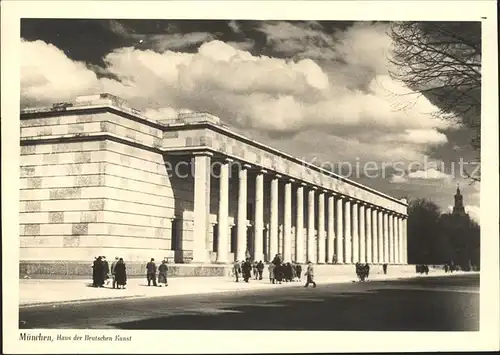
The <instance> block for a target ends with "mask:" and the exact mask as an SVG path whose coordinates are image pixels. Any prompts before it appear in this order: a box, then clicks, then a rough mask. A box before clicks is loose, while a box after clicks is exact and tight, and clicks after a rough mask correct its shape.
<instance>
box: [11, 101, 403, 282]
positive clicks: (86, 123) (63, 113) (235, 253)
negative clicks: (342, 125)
mask: <svg viewBox="0 0 500 355" xmlns="http://www.w3.org/2000/svg"><path fill="white" fill-rule="evenodd" d="M20 201H21V211H20V243H21V256H20V258H21V273H42V274H43V273H48V274H55V273H59V272H62V273H67V274H79V273H88V265H89V263H90V262H91V261H92V260H93V259H94V257H95V256H97V255H106V256H107V257H108V259H111V258H114V257H115V256H121V257H123V258H124V259H125V260H126V261H127V262H128V263H129V265H134V264H137V265H142V264H144V263H145V262H146V261H147V260H148V259H149V258H151V257H154V258H156V259H157V260H158V259H163V258H169V259H171V260H172V261H175V263H176V264H188V265H189V267H190V268H192V269H193V268H196V267H199V268H198V269H197V270H198V271H193V273H194V274H203V273H204V272H203V271H200V270H202V269H203V268H205V269H207V268H210V267H215V266H213V265H216V264H227V263H231V262H233V261H234V260H242V259H244V258H245V255H248V254H249V255H250V256H251V257H252V258H253V259H254V260H263V261H269V260H270V259H272V257H273V256H274V255H275V254H277V253H281V254H282V255H283V258H284V260H285V261H297V262H306V261H308V260H310V261H312V262H314V263H318V264H332V263H336V264H352V263H355V262H357V261H360V262H367V263H371V264H379V263H389V264H406V262H407V259H406V255H407V252H406V250H407V244H406V219H407V203H406V200H404V199H397V198H394V197H391V196H388V195H385V194H383V193H381V192H378V191H375V190H373V189H371V188H369V187H367V186H363V185H361V184H358V183H355V182H353V181H350V180H348V179H346V178H343V177H340V176H338V175H335V174H332V173H330V172H327V171H325V170H322V169H321V168H319V167H317V166H314V165H311V164H308V163H306V162H304V161H301V160H299V159H297V158H295V157H293V156H290V155H287V154H285V153H283V152H280V151H278V150H276V149H273V148H271V147H268V146H266V145H264V144H261V143H259V142H256V141H254V140H251V139H249V138H247V137H245V136H242V135H240V134H238V133H236V132H234V131H233V130H231V129H230V128H229V127H227V126H225V125H224V124H222V123H221V122H220V120H219V119H218V118H217V117H214V116H212V115H210V114H206V113H189V114H180V115H179V116H178V117H177V118H176V119H172V120H163V121H156V120H152V119H149V118H147V117H145V116H144V115H142V114H141V112H139V111H137V110H135V109H132V108H129V107H128V106H127V105H126V103H125V102H124V101H123V100H121V99H119V98H117V97H114V96H112V95H109V94H101V95H92V96H84V97H78V98H77V99H76V100H75V101H74V102H72V103H63V104H55V105H53V106H52V107H49V108H41V109H26V110H23V111H22V112H21V191H20ZM179 267H180V268H182V266H179ZM186 267H188V266H186ZM193 270H195V269H193ZM138 272H139V271H138Z"/></svg>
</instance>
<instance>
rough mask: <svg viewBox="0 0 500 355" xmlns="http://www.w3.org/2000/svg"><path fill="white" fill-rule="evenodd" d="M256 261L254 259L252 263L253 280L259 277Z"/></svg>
mask: <svg viewBox="0 0 500 355" xmlns="http://www.w3.org/2000/svg"><path fill="white" fill-rule="evenodd" d="M257 264H258V263H257V261H254V262H253V264H252V272H253V278H254V280H257V279H258V278H259V271H258V270H257Z"/></svg>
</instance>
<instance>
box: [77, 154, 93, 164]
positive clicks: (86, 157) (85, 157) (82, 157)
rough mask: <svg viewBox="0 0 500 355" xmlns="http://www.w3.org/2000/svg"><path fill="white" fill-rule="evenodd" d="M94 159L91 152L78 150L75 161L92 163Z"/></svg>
mask: <svg viewBox="0 0 500 355" xmlns="http://www.w3.org/2000/svg"><path fill="white" fill-rule="evenodd" d="M91 160H92V155H91V154H90V152H76V153H75V163H90V161H91Z"/></svg>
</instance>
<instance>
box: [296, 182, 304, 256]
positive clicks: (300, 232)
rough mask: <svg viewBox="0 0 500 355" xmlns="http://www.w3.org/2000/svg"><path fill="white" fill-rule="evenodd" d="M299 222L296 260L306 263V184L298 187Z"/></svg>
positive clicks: (297, 224) (297, 226)
mask: <svg viewBox="0 0 500 355" xmlns="http://www.w3.org/2000/svg"><path fill="white" fill-rule="evenodd" d="M296 208H297V216H296V217H297V218H296V219H297V223H296V227H295V260H296V261H297V262H298V263H304V262H305V260H304V185H303V184H300V185H299V186H298V187H297V206H296Z"/></svg>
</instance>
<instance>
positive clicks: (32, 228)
mask: <svg viewBox="0 0 500 355" xmlns="http://www.w3.org/2000/svg"><path fill="white" fill-rule="evenodd" d="M23 235H40V225H39V224H25V225H24V233H23Z"/></svg>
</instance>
